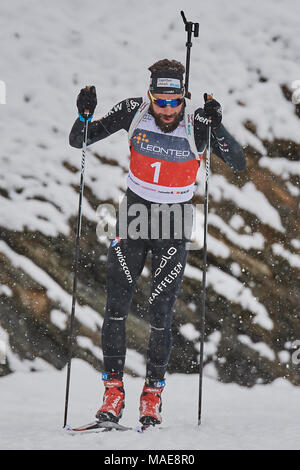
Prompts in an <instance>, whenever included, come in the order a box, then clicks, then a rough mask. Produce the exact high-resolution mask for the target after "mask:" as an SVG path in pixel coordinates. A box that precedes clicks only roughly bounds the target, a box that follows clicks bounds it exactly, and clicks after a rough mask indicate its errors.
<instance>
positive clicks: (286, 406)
mask: <svg viewBox="0 0 300 470" xmlns="http://www.w3.org/2000/svg"><path fill="white" fill-rule="evenodd" d="M65 380H66V370H63V371H51V370H49V369H48V370H44V371H40V372H35V373H28V372H27V373H26V372H16V373H14V374H11V375H9V376H7V377H4V378H2V379H1V401H0V416H1V421H0V449H1V450H4V449H5V450H14V449H21V450H58V449H60V450H63V449H64V450H75V449H79V450H81V449H82V450H84V449H90V450H93V449H94V450H97V449H99V450H111V451H113V450H149V449H151V450H176V449H181V450H202V449H243V450H244V449H250V450H251V449H298V450H299V449H300V426H299V422H300V411H299V391H298V389H297V388H296V387H293V386H292V385H291V384H289V383H288V382H286V381H284V380H283V379H279V380H277V381H275V382H274V383H273V384H271V385H256V386H255V387H254V388H252V389H246V388H244V387H240V386H238V385H234V384H221V383H219V382H216V381H215V380H213V379H211V378H209V377H204V392H203V412H202V424H201V426H200V427H198V425H197V400H198V376H197V375H182V374H175V375H170V376H167V382H166V383H167V385H166V389H165V391H164V394H163V423H162V427H163V428H162V429H159V430H156V429H150V430H148V431H146V432H145V433H144V434H139V433H136V432H133V431H125V432H119V431H111V432H109V433H103V434H102V433H100V434H87V435H78V436H71V435H68V434H67V433H66V431H64V430H63V428H62V425H63V411H64V410H63V408H64V392H65ZM124 382H125V391H126V407H125V410H124V415H123V418H122V420H121V423H122V424H123V425H125V426H132V427H135V426H137V425H138V403H139V396H140V392H141V389H142V385H143V380H142V379H141V378H133V377H130V376H126V377H125V380H124ZM187 391H188V393H187ZM102 394H103V385H102V383H101V380H100V378H99V374H97V373H96V372H95V371H94V369H93V368H92V367H91V366H89V365H88V364H86V363H84V362H83V361H81V360H77V359H76V360H73V362H72V375H71V392H70V404H69V416H68V424H70V425H71V426H79V425H83V424H86V423H88V422H90V421H92V420H93V418H94V413H95V412H96V410H97V407H98V406H99V404H100V401H101V398H102ZM24 404H26V406H24ZM16 410H18V411H17V412H16ZM16 415H17V419H16ZM12 417H13V419H12Z"/></svg>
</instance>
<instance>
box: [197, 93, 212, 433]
mask: <svg viewBox="0 0 300 470" xmlns="http://www.w3.org/2000/svg"><path fill="white" fill-rule="evenodd" d="M210 99H212V95H207V100H210ZM210 151H211V120H209V121H208V126H207V149H206V165H205V197H204V235H203V267H202V314H201V341H200V364H199V402H198V426H200V424H201V411H202V388H203V386H202V385H203V353H204V337H205V316H206V315H205V314H206V260H207V231H208V194H209V192H208V190H209V188H208V184H209V170H210Z"/></svg>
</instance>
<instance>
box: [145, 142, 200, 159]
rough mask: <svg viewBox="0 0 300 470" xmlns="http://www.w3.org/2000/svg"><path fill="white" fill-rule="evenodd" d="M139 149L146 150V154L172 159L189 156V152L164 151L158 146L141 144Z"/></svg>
mask: <svg viewBox="0 0 300 470" xmlns="http://www.w3.org/2000/svg"><path fill="white" fill-rule="evenodd" d="M141 149H142V150H146V151H147V152H153V153H158V154H160V155H167V156H172V157H188V156H189V155H190V153H191V152H190V151H189V150H177V149H165V148H164V147H160V146H159V145H152V144H147V145H145V144H143V141H142V142H141Z"/></svg>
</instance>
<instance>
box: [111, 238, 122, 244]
mask: <svg viewBox="0 0 300 470" xmlns="http://www.w3.org/2000/svg"><path fill="white" fill-rule="evenodd" d="M121 240H122V238H120V237H116V238H115V239H114V240H113V241H112V242H111V246H116V245H117V244H118V243H120V241H121Z"/></svg>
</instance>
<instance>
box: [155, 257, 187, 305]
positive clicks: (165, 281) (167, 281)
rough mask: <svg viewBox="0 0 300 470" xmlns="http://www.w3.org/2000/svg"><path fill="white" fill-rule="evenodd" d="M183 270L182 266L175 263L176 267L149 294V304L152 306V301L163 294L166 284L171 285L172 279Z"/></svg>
mask: <svg viewBox="0 0 300 470" xmlns="http://www.w3.org/2000/svg"><path fill="white" fill-rule="evenodd" d="M182 269H183V265H182V264H181V263H177V265H176V266H174V268H173V269H172V270H171V271H170V273H169V274H168V275H167V276H165V277H164V278H163V280H162V281H161V282H160V283H159V284H158V285H157V287H156V289H155V290H154V291H152V292H151V295H150V297H149V299H148V302H149V304H152V303H153V302H154V300H155V299H156V298H157V297H158V296H159V295H160V294H161V292H163V291H164V290H165V289H166V288H167V287H168V284H172V282H173V281H174V279H176V277H178V275H179V274H180V272H181V271H182Z"/></svg>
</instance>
